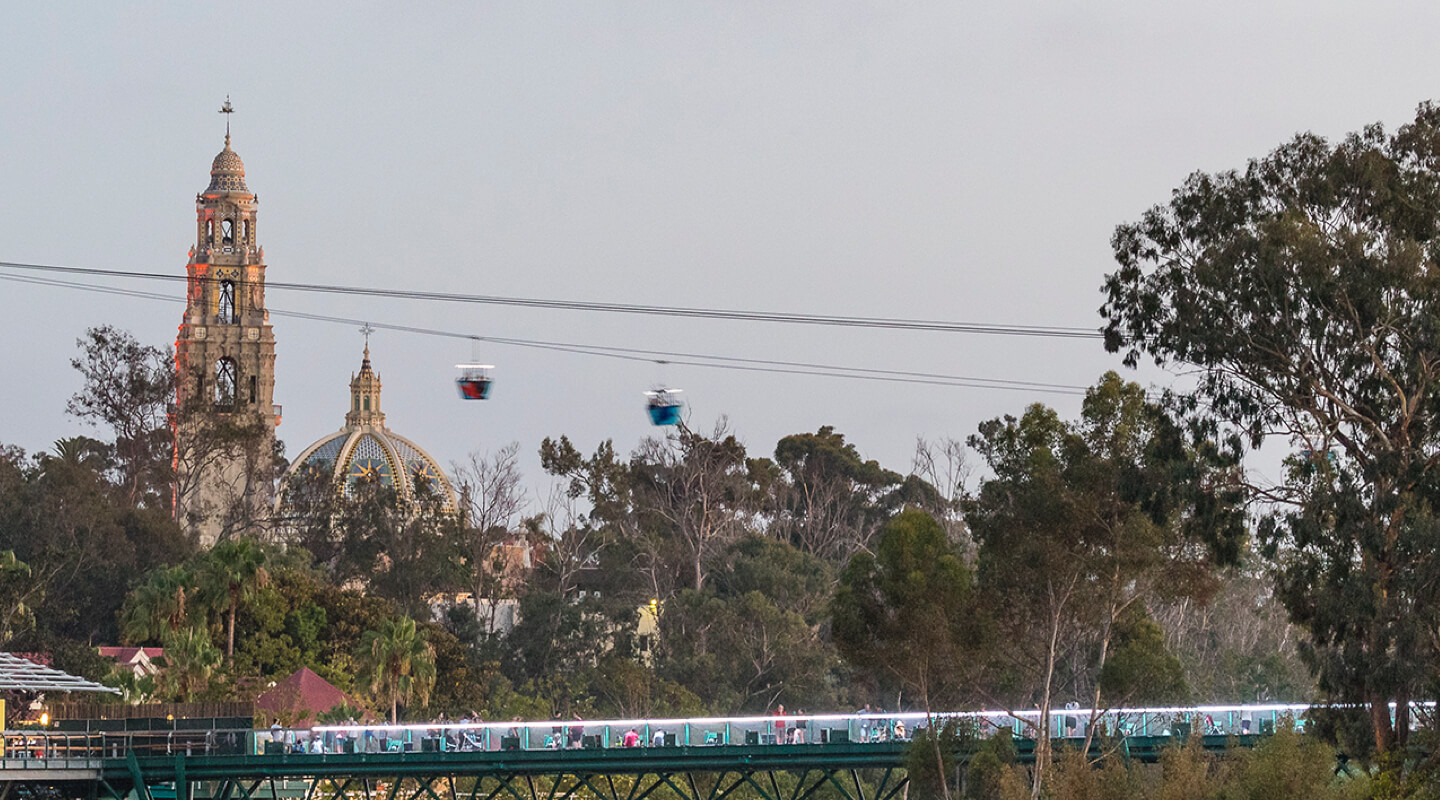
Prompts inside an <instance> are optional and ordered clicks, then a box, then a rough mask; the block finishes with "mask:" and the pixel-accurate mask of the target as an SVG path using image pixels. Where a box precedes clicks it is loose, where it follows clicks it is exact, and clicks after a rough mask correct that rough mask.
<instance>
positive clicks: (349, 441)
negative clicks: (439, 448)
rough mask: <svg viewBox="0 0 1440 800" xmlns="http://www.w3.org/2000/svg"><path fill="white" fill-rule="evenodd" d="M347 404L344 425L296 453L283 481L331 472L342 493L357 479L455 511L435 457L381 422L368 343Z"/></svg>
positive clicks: (452, 496)
mask: <svg viewBox="0 0 1440 800" xmlns="http://www.w3.org/2000/svg"><path fill="white" fill-rule="evenodd" d="M350 406H351V408H350V410H349V411H348V412H347V413H346V415H345V427H343V428H341V429H340V430H339V431H337V432H335V433H332V434H329V435H328V436H324V437H321V439H320V440H319V441H317V442H315V443H314V444H312V445H310V446H309V447H307V448H305V449H304V450H302V451H301V452H300V456H299V457H298V458H296V459H295V462H294V463H293V464H291V466H290V470H289V472H288V473H287V474H286V480H287V483H288V480H289V478H290V476H292V475H296V474H299V473H301V472H302V471H316V470H318V471H321V472H323V473H327V474H329V475H331V476H332V477H333V478H334V481H335V485H336V488H337V489H339V490H340V491H343V492H344V493H345V494H346V495H352V494H354V492H355V487H356V484H358V483H360V482H361V481H365V480H372V481H375V482H377V483H379V484H380V485H381V486H386V487H389V488H392V489H394V490H395V491H396V493H398V494H399V495H400V497H401V499H403V500H405V501H408V502H416V501H420V500H425V499H434V500H438V501H439V502H440V505H441V507H442V508H443V509H444V510H446V511H453V510H454V509H455V507H456V503H455V490H454V488H453V487H452V486H451V484H450V479H449V478H448V477H446V475H445V471H444V470H442V469H441V468H440V464H439V462H437V461H436V460H435V459H434V458H433V457H431V455H430V454H429V453H427V452H425V450H424V448H422V447H420V445H418V444H415V443H414V442H413V441H411V440H409V439H407V438H405V437H404V436H401V435H399V434H397V433H395V432H394V431H392V430H390V429H389V428H387V427H386V426H385V415H384V414H383V413H381V411H380V376H379V375H377V374H375V371H374V368H373V367H372V366H371V365H370V346H369V345H368V344H367V345H366V346H365V357H364V360H363V361H362V363H361V367H360V372H359V373H358V374H356V375H353V376H351V379H350ZM283 503H284V498H283V496H282V498H281V504H282V505H283Z"/></svg>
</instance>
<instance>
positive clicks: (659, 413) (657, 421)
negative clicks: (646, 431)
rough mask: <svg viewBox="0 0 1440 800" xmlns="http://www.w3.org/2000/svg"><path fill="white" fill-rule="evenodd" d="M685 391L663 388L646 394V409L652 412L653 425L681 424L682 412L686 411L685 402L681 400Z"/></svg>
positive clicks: (651, 420) (657, 388) (651, 421)
mask: <svg viewBox="0 0 1440 800" xmlns="http://www.w3.org/2000/svg"><path fill="white" fill-rule="evenodd" d="M683 391H685V390H684V389H667V388H665V387H663V386H661V387H656V388H655V389H651V390H650V391H648V392H646V393H645V409H646V410H647V411H649V412H650V424H651V425H678V424H680V412H682V411H684V410H685V401H683V400H681V399H680V393H681V392H683Z"/></svg>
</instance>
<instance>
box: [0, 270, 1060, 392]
mask: <svg viewBox="0 0 1440 800" xmlns="http://www.w3.org/2000/svg"><path fill="white" fill-rule="evenodd" d="M0 266H4V265H3V264H0ZM0 280H7V281H12V282H16V283H25V284H31V285H37V286H51V287H58V288H64V289H74V290H78V291H85V292H93V293H98V294H109V295H119V296H124V297H135V298H141V299H146V300H159V301H162V302H170V303H179V302H183V301H182V300H181V299H180V298H177V297H174V296H171V295H168V294H159V293H155V292H144V291H139V290H135V289H124V288H119V287H113V286H96V285H94V284H86V283H76V282H73V281H64V280H59V279H55V278H42V277H36V276H29V275H13V274H8V273H4V272H0ZM269 312H270V313H271V314H274V315H276V316H280V317H288V318H293V319H305V320H311V321H316V322H325V323H334V324H344V325H352V326H353V325H361V324H369V325H372V326H374V327H376V328H380V329H384V330H393V331H397V332H402V333H413V334H419V335H425V336H438V337H445V338H451V339H468V340H471V341H478V342H489V343H493V344H499V345H508V346H514V347H528V348H534V349H540V350H551V351H557V352H566V353H574V354H578V355H589V356H600V357H605V358H614V359H621V360H625V361H637V362H651V363H653V362H657V361H664V362H666V363H671V364H680V365H683V366H695V367H707V368H711V369H729V370H737V371H742V372H767V373H777V374H789V375H814V376H819V377H832V378H850V379H853V380H872V381H887V382H892V383H912V384H925V385H932V386H953V387H959V388H972V389H1009V390H1020V391H1034V392H1043V393H1048V394H1063V395H1076V396H1080V395H1084V393H1085V389H1086V387H1083V386H1075V385H1070V384H1058V383H1041V382H1036V381H1020V380H1008V379H1002V378H976V377H970V376H963V375H946V374H942V373H933V372H910V371H905V370H887V369H874V368H868V367H846V366H838V365H834V364H816V363H810V362H803V361H780V360H771V359H757V358H740V357H735V356H720V355H709V354H704V353H686V352H667V351H658V350H643V349H638V348H629V347H610V346H604V345H593V344H576V343H573V342H547V341H540V340H534V339H516V338H509V337H500V336H482V335H479V334H473V333H462V332H458V331H446V330H440V329H435V328H425V327H419V326H413V325H399V324H393V323H381V322H375V321H373V320H361V319H356V318H349V317H336V316H328V315H324V314H314V313H309V312H304V311H285V310H282V309H275V308H271V309H269Z"/></svg>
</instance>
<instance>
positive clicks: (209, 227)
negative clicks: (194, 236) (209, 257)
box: [205, 219, 215, 244]
mask: <svg viewBox="0 0 1440 800" xmlns="http://www.w3.org/2000/svg"><path fill="white" fill-rule="evenodd" d="M205 243H206V244H215V220H213V219H207V220H205Z"/></svg>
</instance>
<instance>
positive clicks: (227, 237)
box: [220, 219, 235, 246]
mask: <svg viewBox="0 0 1440 800" xmlns="http://www.w3.org/2000/svg"><path fill="white" fill-rule="evenodd" d="M220 244H223V245H227V246H228V245H232V244H235V223H233V222H231V221H230V220H228V219H227V220H224V221H223V222H221V223H220Z"/></svg>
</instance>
